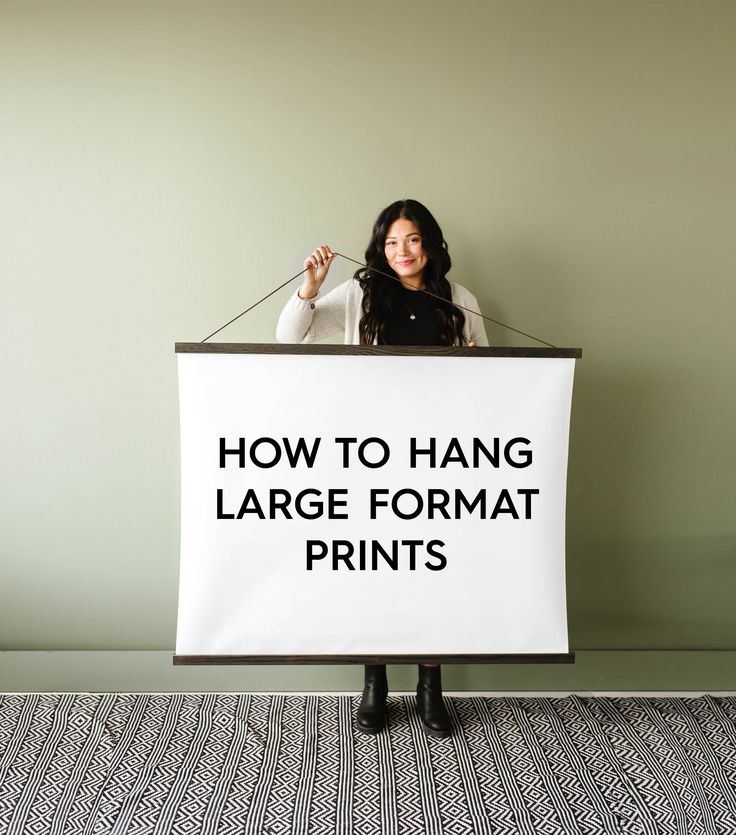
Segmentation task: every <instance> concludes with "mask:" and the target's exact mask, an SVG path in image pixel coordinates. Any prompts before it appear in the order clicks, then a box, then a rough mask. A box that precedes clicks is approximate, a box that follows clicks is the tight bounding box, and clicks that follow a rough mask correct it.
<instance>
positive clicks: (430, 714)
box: [417, 664, 452, 737]
mask: <svg viewBox="0 0 736 835" xmlns="http://www.w3.org/2000/svg"><path fill="white" fill-rule="evenodd" d="M417 713H418V714H419V716H420V718H421V720H422V723H423V724H424V730H425V732H426V733H428V734H429V735H430V736H437V737H444V736H449V735H450V732H451V730H452V725H451V724H450V714H449V713H448V712H447V708H446V707H445V703H444V702H443V701H442V671H441V668H440V665H439V664H420V665H419V682H418V683H417Z"/></svg>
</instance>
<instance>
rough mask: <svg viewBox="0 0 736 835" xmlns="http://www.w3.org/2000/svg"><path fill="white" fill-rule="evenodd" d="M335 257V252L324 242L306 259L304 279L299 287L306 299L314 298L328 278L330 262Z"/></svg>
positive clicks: (301, 295)
mask: <svg viewBox="0 0 736 835" xmlns="http://www.w3.org/2000/svg"><path fill="white" fill-rule="evenodd" d="M334 258H335V253H334V252H333V251H332V250H331V249H330V248H329V247H328V246H327V244H322V246H318V247H317V249H315V250H314V252H313V253H312V254H311V255H310V256H309V257H308V258H307V259H306V260H305V261H304V269H305V270H306V272H305V273H304V281H303V282H302V286H301V287H300V288H299V296H300V298H302V299H304V300H305V301H306V300H307V299H313V298H314V297H315V296H316V295H317V293H318V291H319V288H320V287H321V286H322V284H323V283H324V280H325V279H326V278H327V273H328V272H329V270H330V264H331V263H332V261H333V259H334Z"/></svg>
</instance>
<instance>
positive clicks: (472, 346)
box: [468, 339, 475, 348]
mask: <svg viewBox="0 0 736 835" xmlns="http://www.w3.org/2000/svg"><path fill="white" fill-rule="evenodd" d="M468 348H475V340H474V339H471V340H470V342H468Z"/></svg>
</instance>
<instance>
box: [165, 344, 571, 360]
mask: <svg viewBox="0 0 736 835" xmlns="http://www.w3.org/2000/svg"><path fill="white" fill-rule="evenodd" d="M174 350H175V353H177V354H315V355H324V354H328V355H329V354H334V355H339V354H348V355H354V356H377V357H385V356H438V357H539V358H566V359H580V358H581V357H582V356H583V349H582V348H468V347H462V348H458V347H454V346H434V345H432V346H418V345H321V344H320V345H313V344H309V345H293V344H285V343H284V344H281V343H270V342H176V343H175V345H174Z"/></svg>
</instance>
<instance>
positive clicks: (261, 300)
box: [202, 252, 557, 348]
mask: <svg viewBox="0 0 736 835" xmlns="http://www.w3.org/2000/svg"><path fill="white" fill-rule="evenodd" d="M333 255H339V256H340V258H344V259H345V260H346V261H352V263H353V264H357V265H358V266H359V267H368V265H367V264H363V263H362V262H361V261H356V260H355V258H350V257H349V256H348V255H343V254H342V252H333ZM308 269H309V267H305V268H304V269H303V270H302V271H301V272H298V273H297V274H296V275H293V276H292V277H291V278H290V279H288V280H287V281H285V282H284V283H283V284H279V286H278V287H276V288H274V289H273V290H271V292H270V293H268V294H267V295H265V296H264V297H263V298H262V299H259V300H258V301H257V302H256V303H255V304H252V305H251V306H250V307H248V308H246V309H245V310H244V311H243V312H242V313H238V315H237V316H235V317H233V318H232V319H231V320H230V321H229V322H225V324H224V325H222V326H221V327H219V328H218V329H217V330H216V331H213V332H212V333H211V334H210V335H209V336H205V338H204V339H203V340H202V342H206V341H207V340H208V339H212V337H213V336H215V334H218V333H219V332H220V331H221V330H224V329H225V328H226V327H227V326H228V325H232V323H233V322H235V321H237V320H238V319H240V317H241V316H245V314H246V313H249V312H250V311H251V310H253V308H254V307H258V305H259V304H261V302H265V301H266V299H268V298H270V297H271V296H273V294H274V293H277V292H278V291H279V290H281V288H282V287H286V285H287V284H291V282H292V281H295V280H296V279H297V278H299V276H300V275H304V273H305V272H306V271H307V270H308ZM368 269H370V271H371V273H376V275H382V276H384V277H385V278H390V279H392V280H393V281H398V282H399V283H400V284H401V279H400V278H398V277H397V276H395V275H390V274H389V273H384V272H382V271H381V270H377V269H375V268H373V267H368ZM402 287H403V284H402ZM417 292H419V293H424V294H425V295H426V296H431V297H432V298H433V299H439V300H440V301H441V302H445V303H448V301H449V303H450V304H452V305H454V306H455V307H458V308H460V310H466V311H467V312H468V313H472V314H473V315H474V316H480V317H481V319H485V320H486V321H487V322H493V324H494V325H499V326H500V327H502V328H506V330H510V331H514V333H518V334H521V335H522V336H526V337H528V338H529V339H533V340H534V341H535V342H541V343H542V345H546V346H547V347H548V348H556V347H557V346H556V345H553V344H552V343H551V342H545V340H544V339H540V338H539V337H538V336H534V335H533V334H531V333H526V332H525V331H521V330H519V329H518V328H514V327H512V326H511V325H506V324H504V323H503V322H499V321H498V319H492V318H491V317H490V316H486V315H485V314H484V313H480V312H479V311H478V310H472V309H471V308H469V307H464V306H463V305H461V304H457V303H456V302H453V301H450V300H448V299H443V298H442V296H438V295H437V294H436V293H430V291H429V290H418V291H417Z"/></svg>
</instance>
